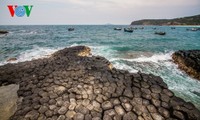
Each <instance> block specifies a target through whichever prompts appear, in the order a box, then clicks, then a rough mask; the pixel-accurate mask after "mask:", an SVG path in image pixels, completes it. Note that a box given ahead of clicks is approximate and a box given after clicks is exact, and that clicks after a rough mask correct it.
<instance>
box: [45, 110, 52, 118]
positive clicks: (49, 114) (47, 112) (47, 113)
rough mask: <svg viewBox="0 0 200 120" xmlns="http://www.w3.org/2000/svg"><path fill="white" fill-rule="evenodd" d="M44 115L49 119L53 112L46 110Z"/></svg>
mask: <svg viewBox="0 0 200 120" xmlns="http://www.w3.org/2000/svg"><path fill="white" fill-rule="evenodd" d="M45 115H46V117H51V116H53V112H52V111H51V110H47V111H46V112H45Z"/></svg>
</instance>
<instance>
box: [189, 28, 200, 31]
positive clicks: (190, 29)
mask: <svg viewBox="0 0 200 120" xmlns="http://www.w3.org/2000/svg"><path fill="white" fill-rule="evenodd" d="M186 30H187V31H199V30H200V28H187V29H186Z"/></svg>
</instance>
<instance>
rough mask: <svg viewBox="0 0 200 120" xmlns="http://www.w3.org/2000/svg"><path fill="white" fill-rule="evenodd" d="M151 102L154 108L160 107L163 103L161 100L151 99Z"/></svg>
mask: <svg viewBox="0 0 200 120" xmlns="http://www.w3.org/2000/svg"><path fill="white" fill-rule="evenodd" d="M151 102H152V103H153V105H154V106H156V107H160V104H161V102H160V101H159V100H156V99H151Z"/></svg>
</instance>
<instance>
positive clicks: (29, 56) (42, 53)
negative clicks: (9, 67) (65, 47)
mask: <svg viewBox="0 0 200 120" xmlns="http://www.w3.org/2000/svg"><path fill="white" fill-rule="evenodd" d="M60 49H61V48H55V49H54V48H47V47H38V46H34V47H33V49H30V50H26V51H24V52H22V53H20V54H19V55H18V57H16V58H17V60H16V61H10V62H8V61H7V60H5V61H2V62H0V65H5V64H7V63H18V62H24V61H31V60H33V59H39V58H47V57H49V56H50V55H51V54H53V53H54V52H56V51H58V50H60Z"/></svg>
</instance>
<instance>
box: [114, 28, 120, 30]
mask: <svg viewBox="0 0 200 120" xmlns="http://www.w3.org/2000/svg"><path fill="white" fill-rule="evenodd" d="M114 30H122V28H114Z"/></svg>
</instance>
